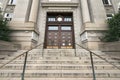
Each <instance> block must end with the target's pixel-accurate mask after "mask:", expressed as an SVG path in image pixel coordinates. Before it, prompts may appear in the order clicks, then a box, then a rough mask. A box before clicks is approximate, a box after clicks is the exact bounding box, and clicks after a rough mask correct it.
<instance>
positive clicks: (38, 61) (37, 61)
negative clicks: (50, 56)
mask: <svg viewBox="0 0 120 80" xmlns="http://www.w3.org/2000/svg"><path fill="white" fill-rule="evenodd" d="M8 61H9V60H5V61H2V62H0V65H2V64H4V63H6V62H8ZM109 62H111V63H112V64H114V65H120V62H115V61H109ZM10 64H19V65H20V64H24V60H16V61H13V62H11V63H9V64H8V65H10ZM27 64H32V65H34V64H42V65H43V64H63V65H64V64H73V65H81V64H82V65H90V64H91V61H90V60H87V61H84V60H75V61H73V60H72V59H71V60H67V59H66V61H65V60H28V61H27ZM94 65H110V64H109V63H107V62H105V61H99V60H96V61H94Z"/></svg>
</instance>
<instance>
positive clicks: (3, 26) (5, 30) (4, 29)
mask: <svg viewBox="0 0 120 80" xmlns="http://www.w3.org/2000/svg"><path fill="white" fill-rule="evenodd" d="M10 32H11V30H10V29H9V27H8V26H7V21H5V20H4V18H3V16H2V15H1V14H0V40H4V41H10V37H9V34H10Z"/></svg>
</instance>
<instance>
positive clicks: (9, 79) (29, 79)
mask: <svg viewBox="0 0 120 80" xmlns="http://www.w3.org/2000/svg"><path fill="white" fill-rule="evenodd" d="M0 80H21V78H0ZM25 80H93V78H25ZM97 80H120V79H119V78H97Z"/></svg>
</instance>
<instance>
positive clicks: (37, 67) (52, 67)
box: [2, 65, 120, 70]
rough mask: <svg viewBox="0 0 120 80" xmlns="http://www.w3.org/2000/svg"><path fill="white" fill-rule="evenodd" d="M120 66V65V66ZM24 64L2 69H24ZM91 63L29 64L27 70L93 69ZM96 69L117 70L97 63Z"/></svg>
mask: <svg viewBox="0 0 120 80" xmlns="http://www.w3.org/2000/svg"><path fill="white" fill-rule="evenodd" d="M119 67H120V66H119ZM22 69H23V65H14V66H13V65H7V66H5V67H4V68H3V69H2V70H22ZM91 69H92V68H91V65H87V66H86V65H59V66H57V65H56V66H55V65H48V66H47V65H46V66H45V65H27V66H26V70H91ZM95 70H116V68H115V67H114V66H111V65H103V66H101V65H96V66H95Z"/></svg>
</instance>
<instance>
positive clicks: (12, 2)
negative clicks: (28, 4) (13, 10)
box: [8, 0, 16, 5]
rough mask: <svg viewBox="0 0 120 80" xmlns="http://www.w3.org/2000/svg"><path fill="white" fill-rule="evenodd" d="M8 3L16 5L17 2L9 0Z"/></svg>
mask: <svg viewBox="0 0 120 80" xmlns="http://www.w3.org/2000/svg"><path fill="white" fill-rule="evenodd" d="M8 4H11V5H15V4H16V0H9V2H8Z"/></svg>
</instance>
